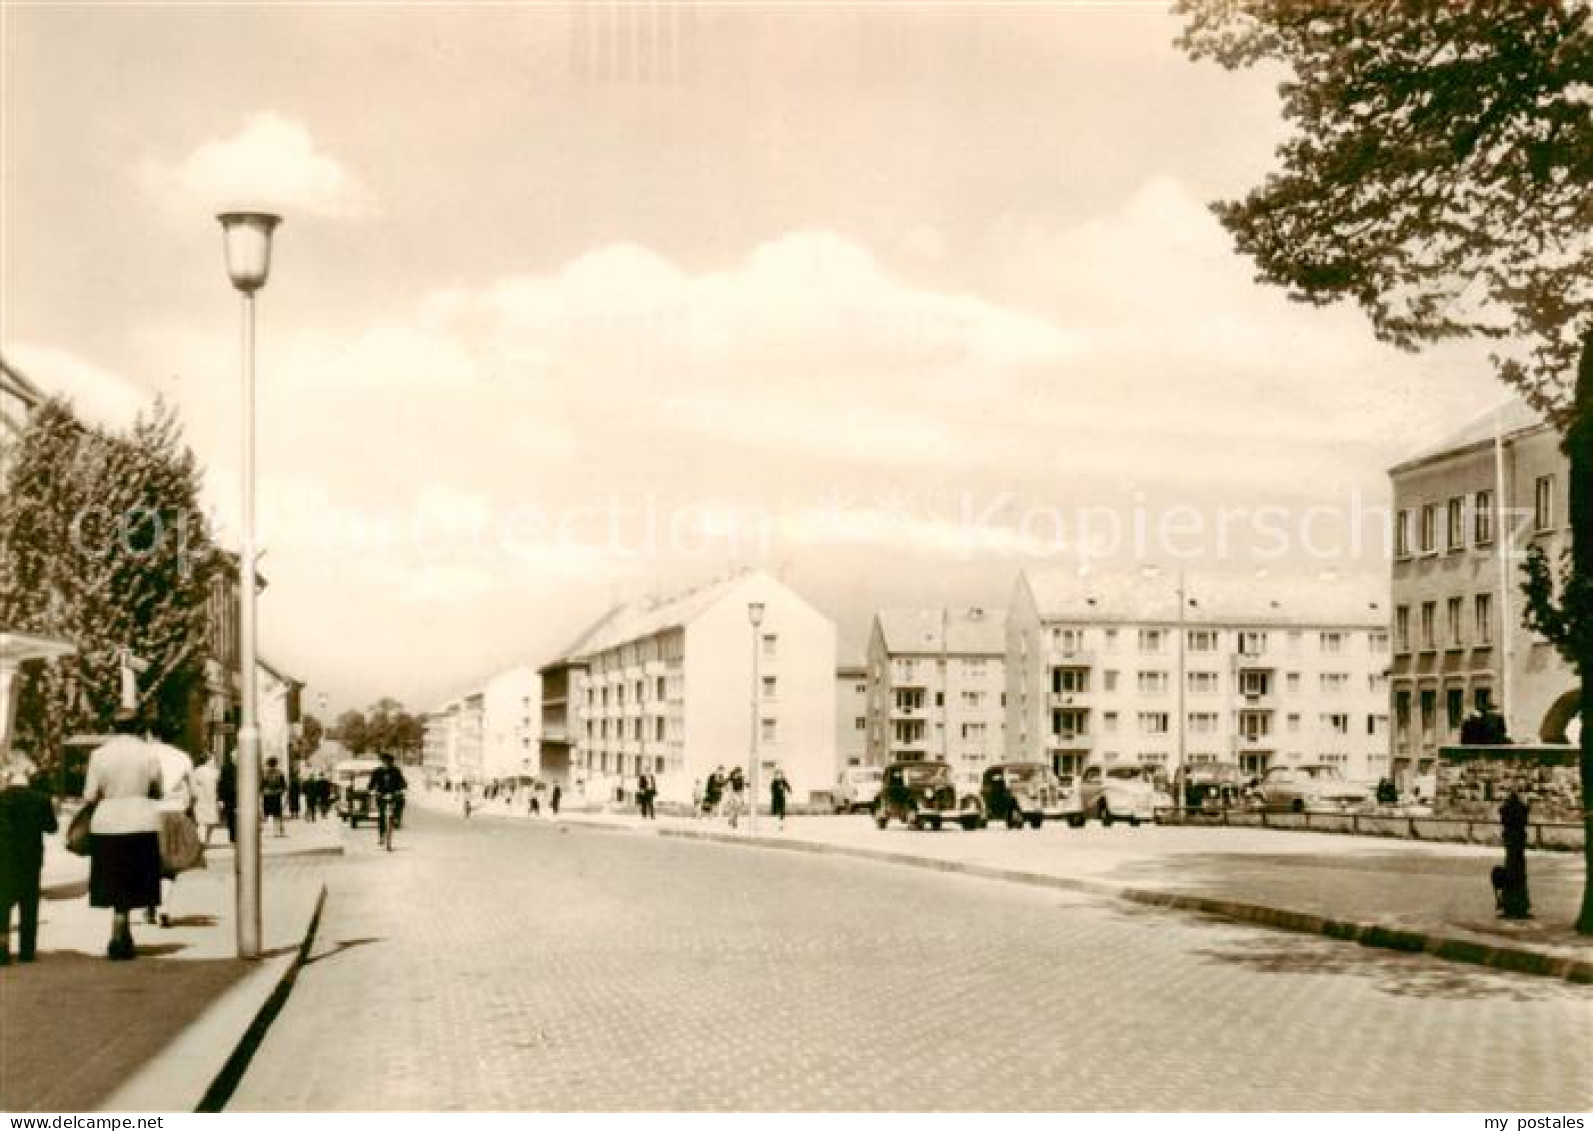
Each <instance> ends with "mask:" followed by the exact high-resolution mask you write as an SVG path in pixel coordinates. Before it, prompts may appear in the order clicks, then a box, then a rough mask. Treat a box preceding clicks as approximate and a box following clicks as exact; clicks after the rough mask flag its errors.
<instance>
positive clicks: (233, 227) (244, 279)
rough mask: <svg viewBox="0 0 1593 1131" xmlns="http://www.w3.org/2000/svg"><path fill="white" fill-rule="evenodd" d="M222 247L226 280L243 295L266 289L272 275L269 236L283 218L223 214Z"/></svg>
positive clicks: (244, 213)
mask: <svg viewBox="0 0 1593 1131" xmlns="http://www.w3.org/2000/svg"><path fill="white" fill-rule="evenodd" d="M216 219H217V220H219V221H221V234H222V241H223V246H224V248H225V250H226V253H227V276H228V278H230V279H231V280H232V285H233V286H235V287H237V288H238V289H239V290H240V291H242V292H243V293H244V294H253V293H254V292H255V291H257V290H259V289H260V288H261V287H263V286H265V282H266V276H268V275H270V273H271V233H272V232H273V231H274V230H275V229H276V226H277V225H278V224H280V223H282V217H280V216H273V215H272V214H271V213H269V212H223V213H221V214H220V215H219V216H217V217H216Z"/></svg>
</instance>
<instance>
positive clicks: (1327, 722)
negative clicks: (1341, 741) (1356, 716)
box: [1321, 714, 1350, 734]
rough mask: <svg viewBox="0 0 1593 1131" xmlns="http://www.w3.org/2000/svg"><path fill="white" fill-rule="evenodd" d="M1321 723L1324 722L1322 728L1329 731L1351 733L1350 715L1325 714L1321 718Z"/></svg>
mask: <svg viewBox="0 0 1593 1131" xmlns="http://www.w3.org/2000/svg"><path fill="white" fill-rule="evenodd" d="M1321 723H1322V729H1323V730H1324V731H1328V732H1330V733H1332V734H1349V733H1350V717H1349V716H1348V715H1343V714H1332V715H1323V716H1322V719H1321Z"/></svg>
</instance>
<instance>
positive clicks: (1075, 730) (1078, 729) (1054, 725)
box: [1051, 710, 1090, 738]
mask: <svg viewBox="0 0 1593 1131" xmlns="http://www.w3.org/2000/svg"><path fill="white" fill-rule="evenodd" d="M1089 718H1090V713H1089V712H1088V711H1079V710H1072V711H1052V712H1051V733H1052V734H1054V735H1056V736H1057V737H1059V738H1077V737H1079V736H1080V735H1082V734H1087V733H1088V732H1089Z"/></svg>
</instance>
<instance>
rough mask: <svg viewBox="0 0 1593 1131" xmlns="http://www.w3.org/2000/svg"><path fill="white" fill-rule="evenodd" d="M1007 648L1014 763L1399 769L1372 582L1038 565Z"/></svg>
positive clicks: (1354, 774) (1023, 588)
mask: <svg viewBox="0 0 1593 1131" xmlns="http://www.w3.org/2000/svg"><path fill="white" fill-rule="evenodd" d="M1180 589H1182V599H1181V598H1180ZM1006 649H1007V676H1006V681H1007V741H1008V745H1009V748H1010V750H1011V756H1012V757H1014V758H1021V759H1023V760H1034V761H1046V762H1050V763H1051V764H1052V765H1053V766H1054V767H1055V768H1056V769H1057V770H1058V772H1064V773H1076V772H1078V771H1079V770H1081V769H1083V768H1084V767H1085V766H1086V765H1102V766H1113V765H1140V766H1147V767H1153V768H1155V769H1157V770H1160V771H1162V772H1163V773H1165V775H1166V776H1167V777H1169V778H1171V777H1172V776H1173V775H1174V774H1176V773H1177V771H1178V769H1179V767H1180V765H1181V764H1182V765H1184V766H1196V765H1202V764H1229V765H1237V766H1239V767H1240V768H1241V770H1242V771H1243V772H1244V773H1246V774H1261V773H1264V772H1265V771H1266V770H1267V769H1268V768H1269V767H1271V766H1275V765H1306V764H1318V763H1327V764H1331V765H1335V766H1337V767H1339V768H1340V770H1341V771H1342V772H1343V773H1344V775H1345V776H1346V777H1348V778H1352V779H1356V780H1362V781H1375V780H1376V779H1377V778H1379V777H1381V776H1383V775H1384V774H1386V773H1388V771H1389V764H1388V754H1389V733H1388V680H1387V674H1386V673H1387V668H1388V663H1389V639H1388V625H1387V609H1386V605H1385V604H1384V603H1383V600H1382V596H1381V594H1378V593H1377V592H1376V591H1375V590H1368V589H1366V588H1365V587H1363V586H1357V585H1352V584H1350V583H1348V582H1344V581H1339V580H1335V579H1331V578H1323V579H1312V580H1303V579H1288V580H1284V579H1263V578H1258V579H1254V580H1231V579H1216V578H1208V579H1199V580H1196V579H1190V580H1188V581H1187V582H1183V583H1181V582H1180V581H1179V580H1178V579H1177V578H1175V577H1171V576H1168V575H1165V574H1154V573H1152V574H1142V573H1135V574H1131V575H1122V574H1119V575H1100V574H1094V573H1086V574H1080V573H1077V572H1073V571H1054V572H1047V571H1034V572H1024V573H1022V574H1020V575H1019V577H1018V581H1017V585H1016V588H1015V590H1014V593H1013V598H1012V605H1011V610H1010V612H1009V614H1008V617H1007V622H1006Z"/></svg>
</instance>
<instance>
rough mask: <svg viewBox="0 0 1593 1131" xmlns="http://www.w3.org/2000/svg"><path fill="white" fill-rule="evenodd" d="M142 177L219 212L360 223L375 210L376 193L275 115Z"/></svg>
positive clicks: (147, 167)
mask: <svg viewBox="0 0 1593 1131" xmlns="http://www.w3.org/2000/svg"><path fill="white" fill-rule="evenodd" d="M142 174H143V178H144V181H145V183H146V185H147V186H148V187H149V188H150V190H151V191H152V192H153V193H155V194H156V195H157V196H160V197H162V198H166V197H171V196H176V197H178V198H179V199H182V200H184V201H186V202H192V203H196V204H199V205H203V206H205V207H208V208H211V209H213V210H225V209H229V208H239V209H265V210H271V211H280V212H283V213H285V214H288V215H300V216H305V215H307V216H316V217H322V218H328V219H354V218H359V217H363V216H369V215H370V214H372V213H373V212H374V211H375V207H376V202H375V198H374V197H373V196H372V195H371V193H370V192H369V191H368V190H367V189H366V188H365V187H364V186H363V185H362V184H361V183H360V182H359V180H358V179H357V178H356V177H355V176H354V175H353V174H352V173H350V172H349V171H348V170H347V169H345V168H344V167H343V165H342V164H340V163H339V162H338V161H337V160H336V159H335V158H333V157H331V156H329V155H327V154H326V153H324V152H322V151H321V150H320V149H319V148H318V147H317V146H316V143H315V139H314V138H313V137H311V136H310V131H309V130H308V129H307V128H306V127H305V126H304V125H303V124H302V123H300V122H296V121H294V120H292V119H290V118H284V117H282V116H281V115H278V114H273V113H270V112H262V113H257V114H253V115H250V117H249V119H248V121H247V122H245V123H244V126H243V128H242V130H240V131H239V132H238V133H237V134H234V135H233V136H232V137H229V138H221V139H216V140H212V141H207V142H205V143H204V144H202V145H200V146H199V148H197V149H195V150H194V151H193V152H192V153H190V154H188V156H186V157H184V158H182V159H181V160H179V161H177V162H176V163H174V164H168V163H165V162H162V161H159V160H157V159H154V158H150V159H147V160H146V161H145V163H144V165H143V168H142Z"/></svg>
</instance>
